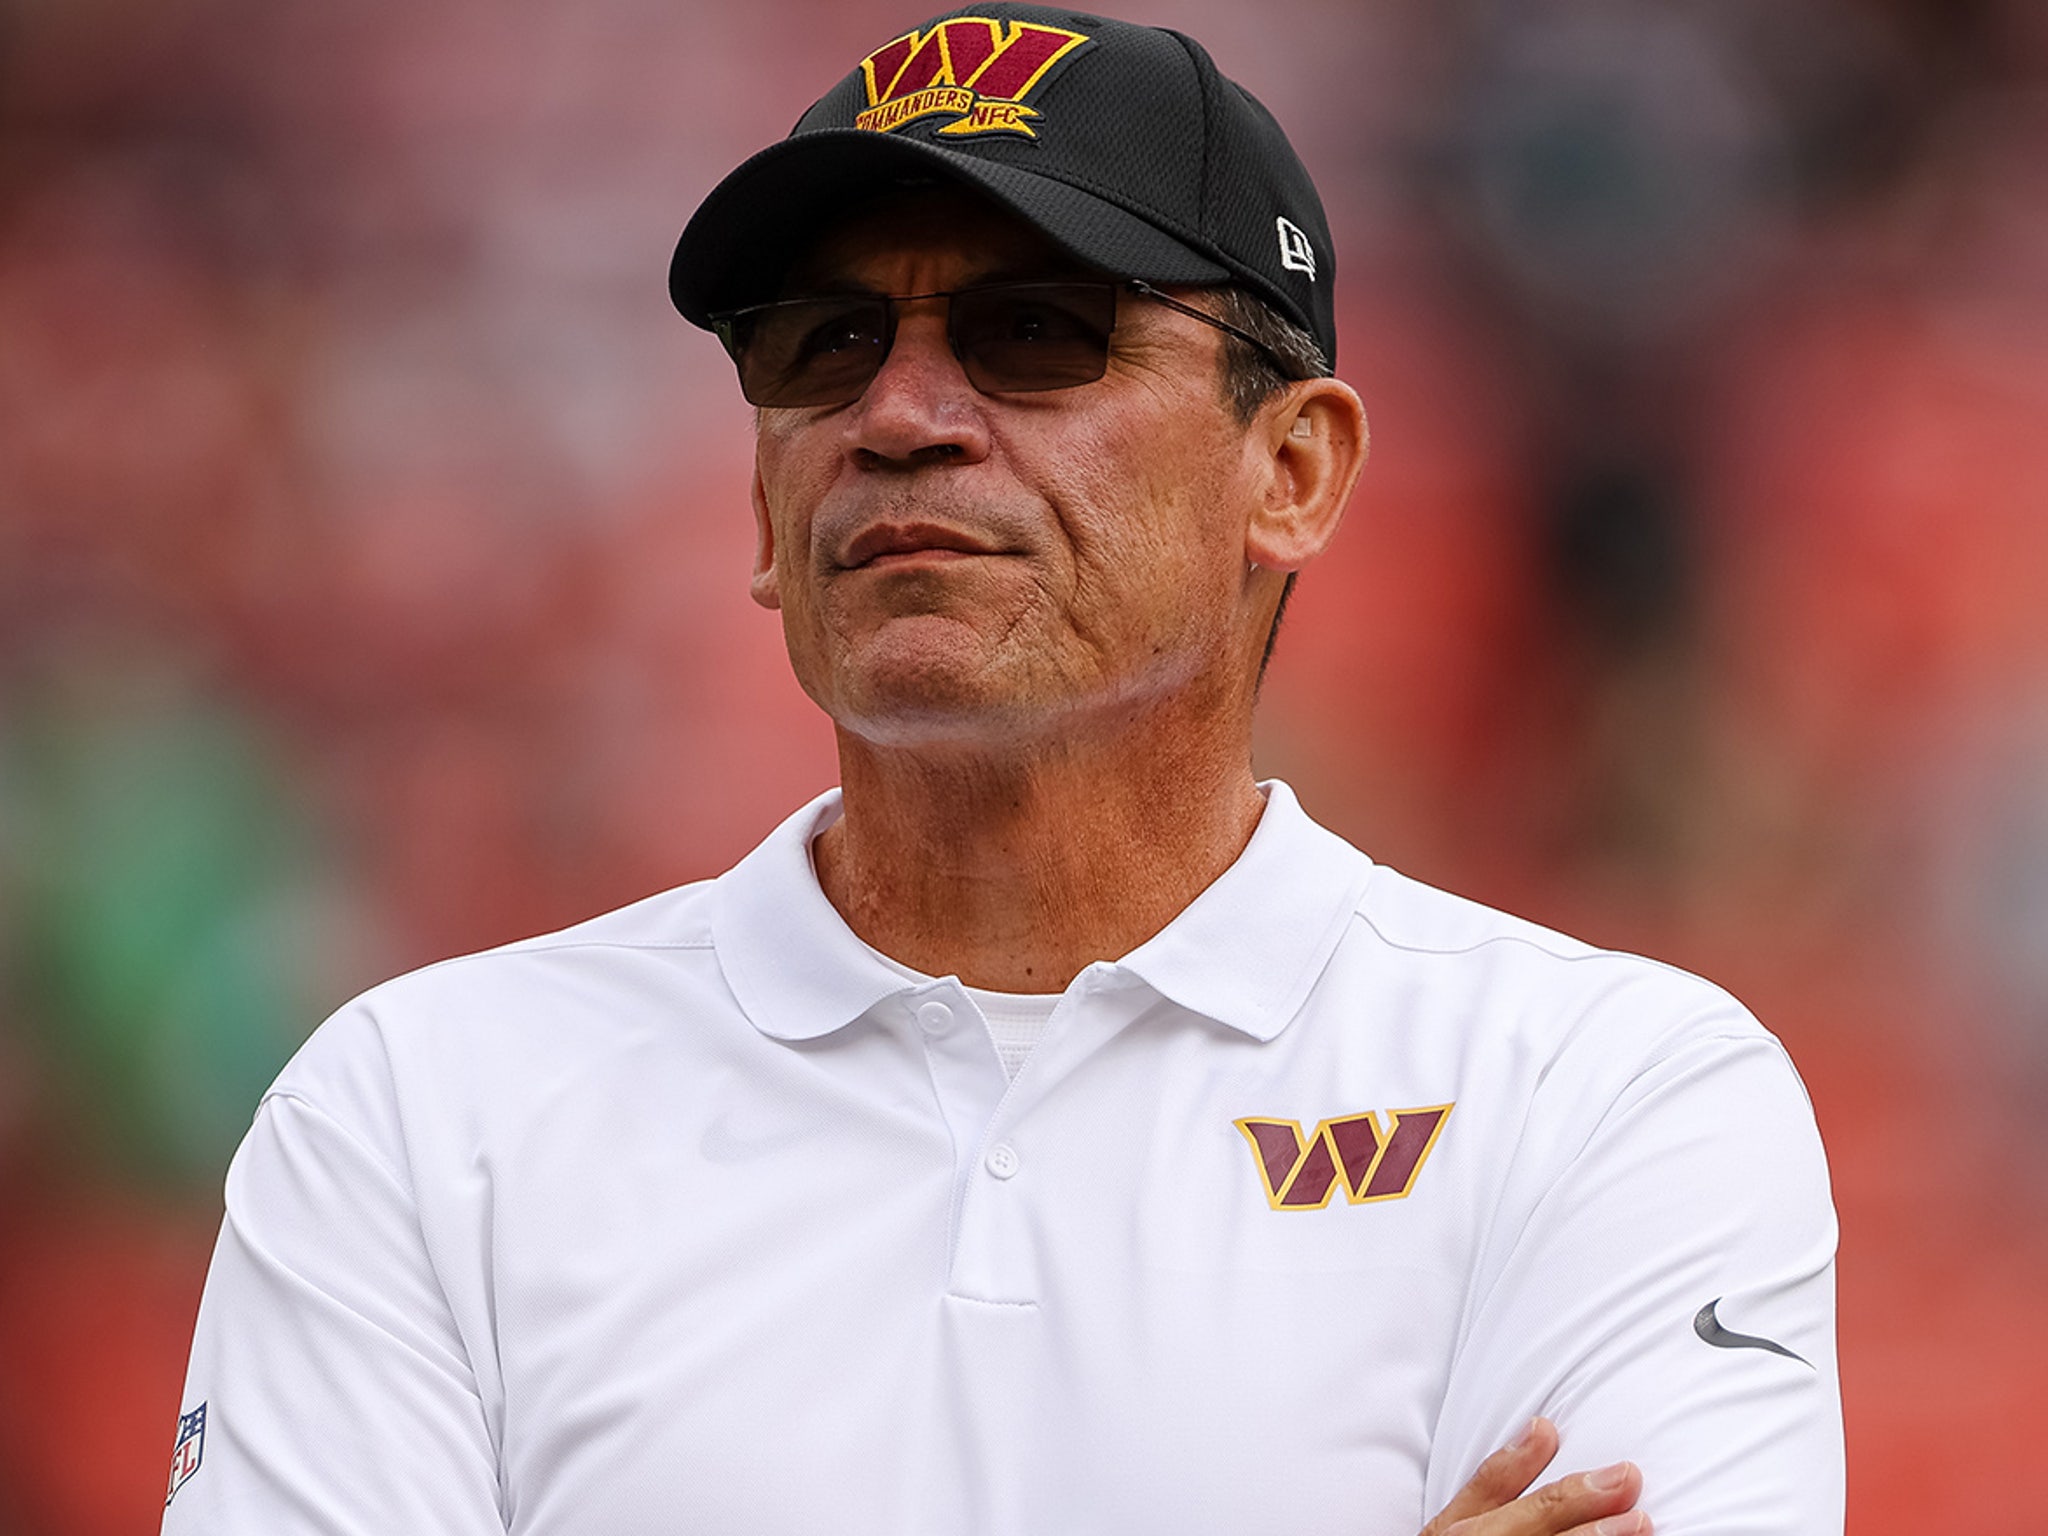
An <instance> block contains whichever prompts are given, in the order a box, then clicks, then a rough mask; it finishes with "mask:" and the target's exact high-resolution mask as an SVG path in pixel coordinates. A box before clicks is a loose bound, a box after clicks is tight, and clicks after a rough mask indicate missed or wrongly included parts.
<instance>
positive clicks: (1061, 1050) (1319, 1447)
mask: <svg viewBox="0 0 2048 1536" xmlns="http://www.w3.org/2000/svg"><path fill="white" fill-rule="evenodd" d="M1267 793H1268V800H1269V803H1268V806H1267V809H1266V812H1265V814H1264V817H1263V819H1262V820H1261V822H1260V824H1259V827H1258V830H1257V832H1256V834H1255V835H1254V837H1253V838H1252V841H1251V843H1250V845H1249V846H1248V847H1247V848H1246V850H1245V852H1244V854H1243V855H1242V857H1240V858H1239V859H1238V861H1237V862H1236V863H1235V864H1234V865H1232V866H1231V868H1230V869H1229V870H1228V871H1226V872H1225V873H1224V875H1223V876H1222V877H1221V878H1220V879H1218V880H1217V881H1216V883H1215V884H1214V885H1213V886H1211V887H1210V888H1209V889H1208V890H1206V891H1205V892H1203V894H1202V895H1201V896H1200V897H1199V898H1198V899H1197V900H1196V901H1195V902H1194V903H1193V904H1192V905H1191V906H1189V907H1188V909H1187V910H1186V911H1185V912H1183V913H1182V914H1181V915H1180V916H1179V917H1178V918H1177V919H1175V921H1174V922H1173V923H1172V924H1171V925H1170V926H1168V927H1167V928H1166V930H1165V931H1164V932H1162V933H1161V934H1159V935H1158V936H1157V937H1156V938H1154V939H1152V940H1151V941H1150V942H1149V943H1146V944H1145V945H1143V946H1141V947H1140V948H1138V949H1137V950H1135V951H1133V952H1132V953H1131V954H1129V955H1126V956H1125V957H1123V959H1121V960H1119V961H1115V962H1104V963H1100V964H1096V965H1092V966H1090V967H1089V968H1088V969H1087V970H1086V971H1084V972H1083V973H1082V974H1081V975H1080V976H1079V977H1078V978H1076V980H1075V981H1074V983H1073V985H1072V986H1071V987H1069V988H1068V989H1067V991H1066V994H1065V996H1064V998H1063V999H1062V1001H1061V1002H1060V1004H1059V1007H1058V1009H1057V1011H1056V1013H1055V1014H1054V1017H1053V1019H1052V1021H1051V1023H1050V1026H1049V1027H1048V1029H1047V1031H1046V1034H1045V1037H1044V1038H1043V1040H1042V1041H1040V1042H1039V1044H1038V1045H1037V1047H1036V1049H1035V1050H1034V1051H1033V1052H1032V1054H1031V1056H1030V1057H1029V1059H1028V1060H1027V1061H1025V1063H1024V1065H1023V1068H1022V1070H1021V1071H1020V1072H1019V1073H1018V1074H1017V1076H1016V1078H1015V1080H1014V1082H1013V1081H1010V1080H1009V1079H1008V1078H1007V1076H1006V1074H1005V1073H1004V1071H1003V1068H1002V1066H1001V1064H1000V1062H999V1060H998V1058H997V1054H996V1050H995V1047H994V1045H993V1043H992V1042H991V1040H990V1036H989V1032H988V1030H987V1029H986V1028H985V1027H984V1024H983V1022H982V1020H981V1019H980V1017H979V1016H978V1015H977V1014H976V1012H975V1008H974V1005H973V1003H972V1002H971V1001H970V999H969V997H968V995H967V993H966V992H965V991H964V990H963V988H962V987H961V986H960V985H959V984H958V983H957V982H956V981H954V980H951V979H945V980H933V981H920V980H917V979H915V978H911V977H905V976H904V975H903V974H901V973H900V972H899V971H897V970H896V969H894V968H893V967H891V966H889V965H888V964H887V963H885V962H884V961H882V960H881V959H879V958H878V957H877V956H875V955H874V954H873V953H872V952H871V951H869V950H868V949H867V948H866V947H865V946H864V945H863V944H862V943H861V942H860V940H859V939H858V938H857V937H856V936H855V935H854V934H853V933H852V932H851V931H850V930H848V929H847V928H846V926H845V925H844V924H843V923H842V922H841V920H840V919H839V917H838V915H837V914H836V913H835V912H834V910H833V909H832V907H831V906H830V904H829V903H828V902H827V901H826V900H825V898H824V896H823V895H822V894H821V892H820V891H819V888H818V885H817V882H816V880H815V878H814V876H813V874H812V870H811V867H810V863H809V858H808V848H809V843H810V840H811V838H812V837H813V836H814V835H815V834H816V833H817V832H818V831H819V830H820V829H822V828H823V827H824V826H826V825H828V824H829V823H830V821H831V820H832V818H833V817H834V816H835V815H836V814H837V810H838V801H837V797H836V796H835V795H828V796H825V797H824V798H822V799H820V800H818V801H817V802H815V803H813V804H812V805H810V806H808V807H806V808H805V809H804V810H803V811H801V812H800V813H798V814H797V815H796V816H794V817H792V818H791V819H790V820H789V821H788V822H786V823H785V824H784V825H783V826H782V827H781V828H780V829H778V830H777V831H776V832H775V833H774V835H773V836H771V837H770V838H769V839H768V840H767V842H765V843H764V844H763V845H762V846H761V847H760V848H759V849H757V850H756V851H755V852H754V853H752V854H751V855H749V856H748V857H747V858H746V859H745V860H744V861H743V862H742V863H741V864H739V865H738V866H737V867H736V868H735V869H733V870H732V871H730V872H729V873H728V874H726V875H724V876H723V877H721V878H720V879H717V880H715V881H709V882H704V883H701V884H696V885H691V886H686V887H683V888H681V889H678V890H675V891H671V892H668V893H666V894H664V895H660V896H656V897H654V898H652V899H650V900H647V901H643V902H640V903H638V904H637V905H634V906H631V907H628V908H625V909H624V910H622V911H619V912H616V913H613V914H611V915H609V916H606V917H602V918H599V919H597V920H595V921H593V922H589V923H586V924H583V925H582V926H580V927H576V928H572V929H569V930H567V931H566V932H563V933H559V934H555V935H552V936H550V937H547V938H541V939H534V940H530V941H528V942H525V943H521V944H514V945H511V946H509V947H507V948H504V949H498V950H493V951H490V952H489V953H486V954H482V955H475V956H470V957H467V958H464V959H459V960H452V961H448V962H445V963H443V964H440V965H436V966H433V967H430V968H428V969H426V970H423V971H419V972H416V973H414V974H412V975H409V976H404V977H401V978H399V979H398V980H396V981H393V982H390V983H388V984H386V985H384V986H381V987H379V988H377V989H375V990H374V991H371V992H370V993H368V994H366V995H365V996H363V997H362V998H360V999H358V1000H357V1001H355V1002H354V1003H351V1004H350V1005H349V1006H348V1007H346V1008H344V1009H343V1010H341V1012H339V1013H338V1014H336V1015H335V1016H334V1017H333V1018H332V1019H330V1020H329V1021H328V1022H327V1023H326V1024H325V1025H323V1026H322V1027H321V1029H320V1030H319V1031H318V1032H317V1033H316V1034H315V1035H314V1036H313V1038H312V1039H311V1040H310V1041H308V1043H307V1044H306V1046H305V1048H304V1049H303V1050H302V1051H300V1053H299V1054H298V1056H297V1057H296V1058H295V1059H294V1060H293V1062H292V1063H291V1064H290V1065H289V1066H288V1067H287V1068H286V1069H285V1071H284V1073H283V1074H282V1075H281V1076H280V1077H279V1079H278V1081H277V1083H276V1085H275V1087H274V1088H273V1089H272V1090H271V1092H270V1094H269V1095H268V1096H267V1097H266V1098H265V1099H264V1101H263V1105H262V1108H261V1110H260V1111H259V1112H258V1115H257V1118H256V1123H255V1126H254V1128H253V1129H252V1130H251V1132H250V1134H249V1137H248V1140H247V1141H246V1142H245V1143H244V1144H243V1146H242V1149H241V1151H240V1153H239V1154H238V1155H237V1157H236V1159H235V1162H234V1166H233V1168H232V1169H231V1171H230V1173H229V1175H228V1187H227V1219H226V1222H225V1224H224V1226H223V1229H222V1232H221V1238H220V1244H219V1248H218V1250H217V1252H216V1254H215V1257H214V1262H213V1268H212V1272H211V1274H210V1276H209V1278H208V1281H207V1289H206V1298H205V1303H204V1306H203V1307H202V1310H201V1314H200V1320H199V1328H198V1334H197V1338H196V1340H195V1343H194V1346H193V1355H192V1365H191V1373H190V1378H189V1382H188V1386H187V1397H186V1401H185V1403H184V1409H185V1414H184V1417H183V1419H182V1420H181V1441H182V1443H181V1447H180V1452H179V1456H178V1458H177V1459H176V1460H175V1461H174V1463H173V1474H172V1481H173V1487H174V1496H173V1498H172V1500H171V1502H170V1504H169V1507H168V1509H167V1512H166V1517H165V1525H164V1529H165V1530H166V1531H167V1532H171V1533H175V1536H185V1533H191V1536H199V1533H204V1536H297V1533H315V1532H317V1533H322V1536H343V1533H347V1536H411V1533H420V1536H426V1533H432V1536H486V1533H500V1532H506V1531H510V1532H515V1533H519V1536H572V1533H574V1536H698V1533H702V1536H817V1533H819V1532H824V1531H830V1532H833V1533H834V1536H1145V1533H1150V1532H1159V1533H1168V1532H1170V1533H1173V1536H1203V1533H1215V1536H1223V1533H1232V1536H1241V1533H1247V1532H1249V1533H1255V1536H1264V1533H1269V1532H1270V1533H1276V1536H1280V1533H1284V1536H1414V1533H1415V1532H1416V1530H1417V1529H1418V1528H1419V1527H1420V1526H1421V1524H1422V1523H1423V1521H1424V1519H1425V1518H1426V1517H1427V1516H1428V1515H1429V1514H1431V1513H1433V1512H1434V1511H1435V1510H1436V1509H1437V1508H1439V1507H1440V1506H1441V1505H1442V1504H1443V1503H1444V1502H1445V1501H1446V1500H1447V1499H1448V1498H1449V1496H1450V1495H1451V1494H1452V1493H1453V1492H1454V1491H1455V1490H1456V1489H1457V1487H1458V1486H1459V1485H1460V1484H1461V1483H1462V1482H1463V1481H1464V1479H1465V1478H1466V1477H1467V1476H1468V1475H1469V1473H1470V1472H1471V1470H1472V1468H1473V1467H1474V1466H1475V1465H1476V1463H1477V1462H1478V1461H1479V1459H1480V1458H1481V1457H1482V1456H1484V1455H1485V1454H1486V1453H1487V1452H1488V1451H1490V1450H1492V1449H1493V1448H1494V1447H1496V1446H1498V1445H1500V1444H1503V1443H1505V1442H1506V1441H1508V1440H1510V1439H1513V1438H1514V1437H1515V1435H1516V1434H1517V1433H1518V1432H1519V1431H1520V1429H1521V1428H1522V1426H1523V1425H1524V1423H1525V1422H1526V1421H1527V1420H1528V1418H1529V1417H1530V1416H1531V1415H1532V1414H1535V1413H1537V1412H1539V1411H1540V1412H1544V1413H1548V1414H1549V1415H1551V1416H1552V1417H1553V1418H1555V1419H1556V1420H1557V1421H1558V1423H1559V1425H1560V1426H1561V1427H1562V1429H1563V1433H1564V1446H1563V1450H1562V1452H1561V1454H1560V1460H1559V1463H1558V1470H1559V1471H1562V1470H1565V1469H1567V1468H1580V1467H1588V1466H1593V1465H1598V1464H1601V1463H1605V1462H1607V1461H1611V1460H1616V1459H1619V1458H1622V1457H1629V1458H1632V1459H1634V1460H1636V1461H1637V1462H1639V1463H1640V1464H1641V1465H1642V1467H1643V1469H1644V1474H1645V1482H1646V1492H1645V1494H1644V1504H1645V1506H1646V1507H1647V1508H1648V1509H1649V1511H1650V1512H1651V1514H1652V1515H1653V1516H1654V1518H1655V1520H1656V1523H1657V1529H1658V1531H1659V1533H1660V1536H1704V1533H1707V1532H1716V1533H1735V1532H1743V1533H1764V1532H1771V1533H1794V1532H1797V1533H1800V1536H1812V1533H1823V1532H1833V1531H1838V1530H1839V1529H1840V1526H1841V1498H1842V1461H1841V1457H1842V1451H1841V1438H1840V1433H1841V1432H1840V1417H1839V1407H1838V1399H1837V1390H1836V1379H1835V1363H1834V1339H1833V1268H1832V1266H1833V1253H1834V1241H1835V1226H1834V1218H1833V1213H1832V1210H1831V1208H1830V1205H1829V1199H1828V1189H1827V1176H1826V1170H1825V1167H1824V1165H1823V1163H1822V1158H1821V1150H1820V1144H1819V1141H1818V1138H1817V1136H1816V1134H1815V1130H1814V1124H1813V1118H1812V1114H1811V1111H1810V1110H1809V1108H1808V1105H1807V1102H1806V1099H1805V1096H1804V1094H1803V1092H1802V1090H1801V1088H1800V1085H1799V1082H1798V1079H1797V1078H1796V1077H1795V1076H1794V1074H1793V1071H1792V1068H1791V1066H1790V1065H1789V1063H1788V1062H1787V1061H1786V1059H1785V1055H1784V1052H1783V1051H1782V1050H1781V1049H1780V1047H1779V1045H1778V1043H1777V1041H1776V1040H1775V1039H1773V1038H1772V1036H1771V1035H1769V1034H1768V1033H1766V1032H1765V1031H1764V1030H1763V1029H1762V1028H1761V1027H1760V1026H1759V1025H1758V1024H1757V1023H1756V1022H1755V1021H1754V1020H1752V1019H1751V1018H1750V1017H1749V1016H1748V1015H1747V1014H1746V1013H1744V1012H1743V1010H1742V1009H1741V1008H1740V1007H1739V1006H1738V1005H1737V1004H1735V1003H1734V1002H1733V1001H1731V1000H1730V999H1729V998H1728V997H1727V996H1726V995H1725V994H1723V993H1722V992H1720V991H1718V990H1717V989H1715V988H1714V987H1712V986H1710V985H1708V984H1707V983H1705V982H1702V981H1700V980H1698V979H1696V978H1694V977H1691V976H1688V975H1685V974H1684V973H1682V972H1679V971H1675V970H1672V969H1669V968H1667V967H1664V966H1661V965H1657V964H1654V963H1651V962H1648V961H1645V960H1641V959H1637V958H1633V957H1630V956H1626V955H1620V954H1614V953H1609V952H1605V951H1601V950H1596V949H1591V948H1588V947H1586V946H1584V945H1582V944H1578V943H1575V942H1573V941H1571V940H1569V939H1565V938H1562V937H1560V936H1558V935H1556V934H1554V933H1550V932H1547V931H1545V930H1543V929H1540V928H1537V927H1534V926H1531V925H1529V924H1527V923H1523V922H1519V921H1516V920H1514V919H1512V918H1508V917H1504V916H1501V915H1500V914H1498V913H1495V912H1492V911H1489V910H1487V909H1485V908H1482V907H1479V906H1476V905H1474V904H1472V903H1470V902H1467V901H1463V900H1460V899H1458V898H1455V897H1452V896H1447V895H1444V894H1442V893H1440V892H1437V891H1434V890H1431V889H1429V888H1427V887H1425V886H1422V885H1419V884H1417V883H1416V882H1414V881H1412V880H1409V879H1406V878H1404V877H1403V876H1401V875H1399V874H1397V873H1395V872H1394V871H1392V870H1390V869H1385V868H1381V867H1376V866H1375V865H1373V864H1372V863H1371V862H1370V861H1368V860H1367V859H1366V858H1365V857H1364V856H1363V855H1361V854H1360V853H1358V852H1357V851H1356V850H1354V849H1353V848H1351V847H1350V846H1349V845H1348V844H1346V843H1344V842H1343V841H1342V840H1341V839H1339V838H1337V837H1335V836H1333V835H1332V834H1330V833H1328V832H1326V831H1324V830H1323V829H1321V828H1320V827H1318V826H1316V825H1315V824H1314V823H1313V822H1311V821H1310V820H1309V819H1308V818H1307V817H1306V816H1305V815H1303V813H1302V812H1301V811H1300V809H1299V808H1298V807H1297V805H1296V804H1295V801H1294V797H1293V796H1292V794H1291V793H1290V792H1289V791H1288V789H1287V788H1286V786H1285V785H1281V784H1272V785H1269V786H1267ZM1709 1303H1716V1304H1717V1305H1716V1308H1715V1312H1714V1313H1713V1314H1712V1316H1711V1320H1709V1319H1700V1325H1701V1326H1700V1327H1699V1328H1696V1326H1695V1322H1696V1318H1697V1317H1698V1315H1699V1314H1700V1313H1701V1311H1702V1309H1703V1308H1705V1307H1706V1306H1707V1305H1708V1304H1709ZM1709 1336H1711V1337H1713V1338H1714V1339H1716V1340H1718V1343H1717V1344H1710V1343H1709V1342H1708V1341H1707V1340H1708V1337H1709ZM1741 1337H1747V1338H1749V1339H1751V1340H1752V1342H1751V1343H1748V1344H1740V1343H1734V1342H1733V1341H1734V1340H1735V1339H1737V1338H1741ZM1766 1340H1768V1341H1770V1342H1771V1343H1772V1344H1774V1345H1775V1346H1776V1347H1775V1348H1767V1347H1764V1345H1763V1341H1766ZM202 1405H203V1406H204V1413H203V1414H201V1413H200V1412H199V1410H200V1408H201V1406H202ZM195 1425H196V1426H197V1427H196V1428H195Z"/></svg>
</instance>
